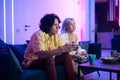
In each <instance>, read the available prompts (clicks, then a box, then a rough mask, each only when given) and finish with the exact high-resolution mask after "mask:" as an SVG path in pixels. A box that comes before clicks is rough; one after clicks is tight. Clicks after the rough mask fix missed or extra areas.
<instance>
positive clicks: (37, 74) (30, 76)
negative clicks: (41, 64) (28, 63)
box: [19, 66, 65, 80]
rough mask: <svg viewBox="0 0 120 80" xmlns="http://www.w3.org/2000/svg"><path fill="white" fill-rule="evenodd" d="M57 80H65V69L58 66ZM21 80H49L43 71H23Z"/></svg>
mask: <svg viewBox="0 0 120 80" xmlns="http://www.w3.org/2000/svg"><path fill="white" fill-rule="evenodd" d="M56 71H57V78H58V79H57V80H65V74H64V68H63V67H62V66H56ZM19 77H20V80H47V78H46V75H45V72H44V71H43V70H23V74H22V75H19Z"/></svg>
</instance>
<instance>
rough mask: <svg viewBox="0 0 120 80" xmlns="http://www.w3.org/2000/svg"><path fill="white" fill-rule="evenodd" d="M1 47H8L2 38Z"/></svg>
mask: <svg viewBox="0 0 120 80" xmlns="http://www.w3.org/2000/svg"><path fill="white" fill-rule="evenodd" d="M0 48H7V45H6V44H5V43H4V41H2V40H1V39H0Z"/></svg>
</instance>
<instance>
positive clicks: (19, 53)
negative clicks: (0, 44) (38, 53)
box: [7, 44, 27, 64]
mask: <svg viewBox="0 0 120 80" xmlns="http://www.w3.org/2000/svg"><path fill="white" fill-rule="evenodd" d="M7 45H8V46H9V48H10V49H11V50H12V51H13V53H14V54H15V56H16V57H17V59H18V60H19V62H20V64H21V63H22V61H23V59H24V51H25V49H26V47H27V45H26V44H24V45H11V44H7Z"/></svg>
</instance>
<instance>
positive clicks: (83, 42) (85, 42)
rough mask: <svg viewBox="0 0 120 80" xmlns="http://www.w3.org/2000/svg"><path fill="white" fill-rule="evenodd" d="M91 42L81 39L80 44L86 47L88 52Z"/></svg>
mask: <svg viewBox="0 0 120 80" xmlns="http://www.w3.org/2000/svg"><path fill="white" fill-rule="evenodd" d="M89 43H90V41H80V42H79V45H80V47H81V48H82V49H85V50H86V52H87V53H88V48H89Z"/></svg>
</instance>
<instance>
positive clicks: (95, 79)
mask: <svg viewBox="0 0 120 80" xmlns="http://www.w3.org/2000/svg"><path fill="white" fill-rule="evenodd" d="M102 56H110V50H102ZM99 72H100V77H99V76H98V74H97V72H96V71H95V72H93V73H90V74H88V75H85V78H86V79H87V80H109V72H104V71H99ZM112 80H116V73H112Z"/></svg>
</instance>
